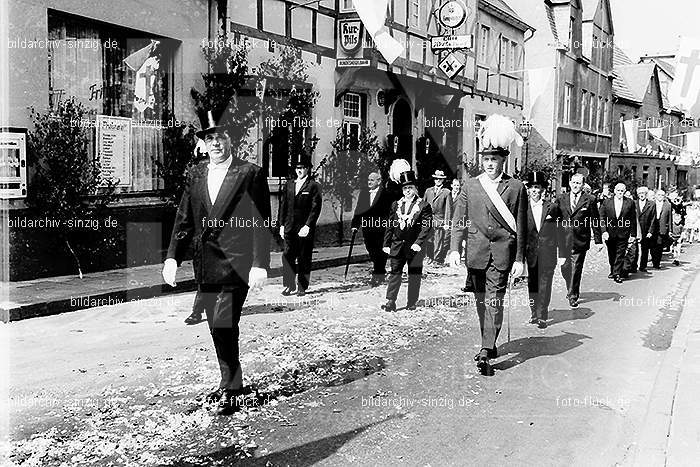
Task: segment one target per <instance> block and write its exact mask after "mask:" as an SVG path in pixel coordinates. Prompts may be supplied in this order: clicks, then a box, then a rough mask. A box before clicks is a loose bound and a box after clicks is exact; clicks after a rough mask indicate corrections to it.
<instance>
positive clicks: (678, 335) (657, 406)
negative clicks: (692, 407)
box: [633, 274, 700, 466]
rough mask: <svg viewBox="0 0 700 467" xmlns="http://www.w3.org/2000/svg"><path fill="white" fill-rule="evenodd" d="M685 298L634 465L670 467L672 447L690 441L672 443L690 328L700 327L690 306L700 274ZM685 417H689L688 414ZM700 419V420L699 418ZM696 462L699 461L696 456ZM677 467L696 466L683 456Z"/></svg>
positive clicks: (696, 298) (699, 290)
mask: <svg viewBox="0 0 700 467" xmlns="http://www.w3.org/2000/svg"><path fill="white" fill-rule="evenodd" d="M684 299H685V303H684V305H683V311H682V313H681V317H680V320H679V321H678V326H676V329H675V330H674V333H673V338H672V340H671V346H670V347H669V349H668V350H667V351H666V354H665V355H664V357H663V359H662V362H661V368H660V369H659V372H658V373H657V375H656V380H655V382H654V388H653V389H652V393H651V397H650V398H649V406H648V408H647V413H646V415H645V417H644V424H643V427H642V430H641V432H640V435H639V438H638V444H637V451H636V455H635V456H634V458H633V465H649V466H660V465H661V466H664V465H669V464H668V462H667V461H668V460H669V457H670V455H671V453H672V449H670V448H674V447H675V445H677V444H678V443H681V444H683V445H685V443H686V442H687V440H684V441H681V440H673V442H672V440H671V433H672V430H673V428H674V426H673V419H674V415H675V413H676V412H677V410H678V407H677V402H678V401H677V399H676V398H677V396H678V389H679V382H680V380H681V377H682V375H681V371H682V370H683V367H684V365H687V364H688V357H689V356H688V355H687V353H686V351H687V350H688V342H689V337H690V335H691V329H692V328H693V324H694V325H695V327H700V318H698V315H697V313H693V312H694V311H695V310H693V309H691V308H690V307H689V306H688V305H689V304H691V303H699V302H700V274H698V275H697V276H696V277H695V279H694V280H693V283H692V285H691V286H690V288H689V289H688V293H687V294H686V295H685V297H684ZM699 348H700V346H699ZM684 417H688V414H685V415H684ZM698 417H699V418H700V415H698ZM697 419H698V418H696V420H697ZM686 454H687V453H686ZM696 454H697V453H696ZM694 459H695V461H697V457H694ZM676 462H677V463H676ZM674 465H693V463H692V462H691V459H690V458H686V459H683V455H682V454H681V455H680V458H677V459H675V461H674Z"/></svg>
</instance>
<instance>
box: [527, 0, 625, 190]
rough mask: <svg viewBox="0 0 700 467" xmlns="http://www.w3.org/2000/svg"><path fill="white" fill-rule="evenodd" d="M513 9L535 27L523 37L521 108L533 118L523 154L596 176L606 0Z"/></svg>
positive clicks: (607, 131) (609, 31) (604, 102)
mask: <svg viewBox="0 0 700 467" xmlns="http://www.w3.org/2000/svg"><path fill="white" fill-rule="evenodd" d="M518 6H519V9H518V13H519V14H520V15H521V16H522V17H523V18H524V19H525V21H527V22H528V23H529V24H532V25H533V26H534V27H535V28H537V31H538V32H537V34H535V35H534V36H533V38H532V40H529V41H528V42H527V44H526V56H527V68H528V78H527V82H526V88H527V91H526V94H527V97H526V110H525V113H526V115H527V116H528V118H529V119H530V121H531V123H532V124H533V132H532V136H531V138H530V139H531V141H530V144H529V147H530V148H529V152H530V155H531V157H534V158H536V159H544V160H547V161H550V162H552V163H553V164H555V166H556V167H557V168H562V169H563V170H561V172H560V173H561V176H560V178H559V179H558V180H556V185H557V186H559V187H561V186H567V185H568V179H569V176H570V174H571V173H573V171H578V172H581V173H583V174H584V175H586V176H588V177H589V179H590V180H591V181H594V183H595V180H597V179H599V178H600V176H601V174H602V173H603V171H604V170H605V169H606V168H607V163H608V156H609V154H610V148H611V141H612V98H613V96H612V81H613V53H612V46H613V43H614V27H613V20H612V14H611V10H610V3H609V1H608V0H570V1H568V0H567V1H565V0H543V1H537V2H527V5H525V4H524V2H521V3H520V4H519V5H518Z"/></svg>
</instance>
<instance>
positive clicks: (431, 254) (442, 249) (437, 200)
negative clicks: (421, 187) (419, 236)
mask: <svg viewBox="0 0 700 467" xmlns="http://www.w3.org/2000/svg"><path fill="white" fill-rule="evenodd" d="M446 179H447V177H446V176H445V172H443V171H442V170H436V171H435V173H434V174H433V180H435V182H434V183H435V186H432V187H430V188H428V189H427V190H425V195H424V196H423V199H424V200H425V201H426V202H427V203H428V204H430V208H431V209H432V210H433V237H432V239H431V241H430V242H429V247H428V251H427V254H428V258H429V259H430V260H431V261H433V262H435V263H436V264H437V265H442V264H443V263H444V262H445V257H446V256H447V251H448V250H449V248H450V245H449V244H448V243H447V230H449V229H450V221H451V220H452V200H451V197H450V190H449V189H447V187H445V186H444V185H445V180H446Z"/></svg>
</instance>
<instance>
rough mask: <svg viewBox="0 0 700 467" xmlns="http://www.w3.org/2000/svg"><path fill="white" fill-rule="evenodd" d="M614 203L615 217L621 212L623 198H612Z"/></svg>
mask: <svg viewBox="0 0 700 467" xmlns="http://www.w3.org/2000/svg"><path fill="white" fill-rule="evenodd" d="M613 201H614V203H615V217H620V213H621V212H622V203H624V201H625V200H624V199H617V198H614V199H613Z"/></svg>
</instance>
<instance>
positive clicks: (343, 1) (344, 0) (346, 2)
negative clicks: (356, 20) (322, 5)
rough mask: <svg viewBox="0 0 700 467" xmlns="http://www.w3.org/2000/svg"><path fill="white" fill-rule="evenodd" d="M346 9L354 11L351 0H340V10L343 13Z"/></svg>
mask: <svg viewBox="0 0 700 467" xmlns="http://www.w3.org/2000/svg"><path fill="white" fill-rule="evenodd" d="M348 11H355V7H354V6H353V4H352V0H340V12H341V13H345V12H348Z"/></svg>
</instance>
